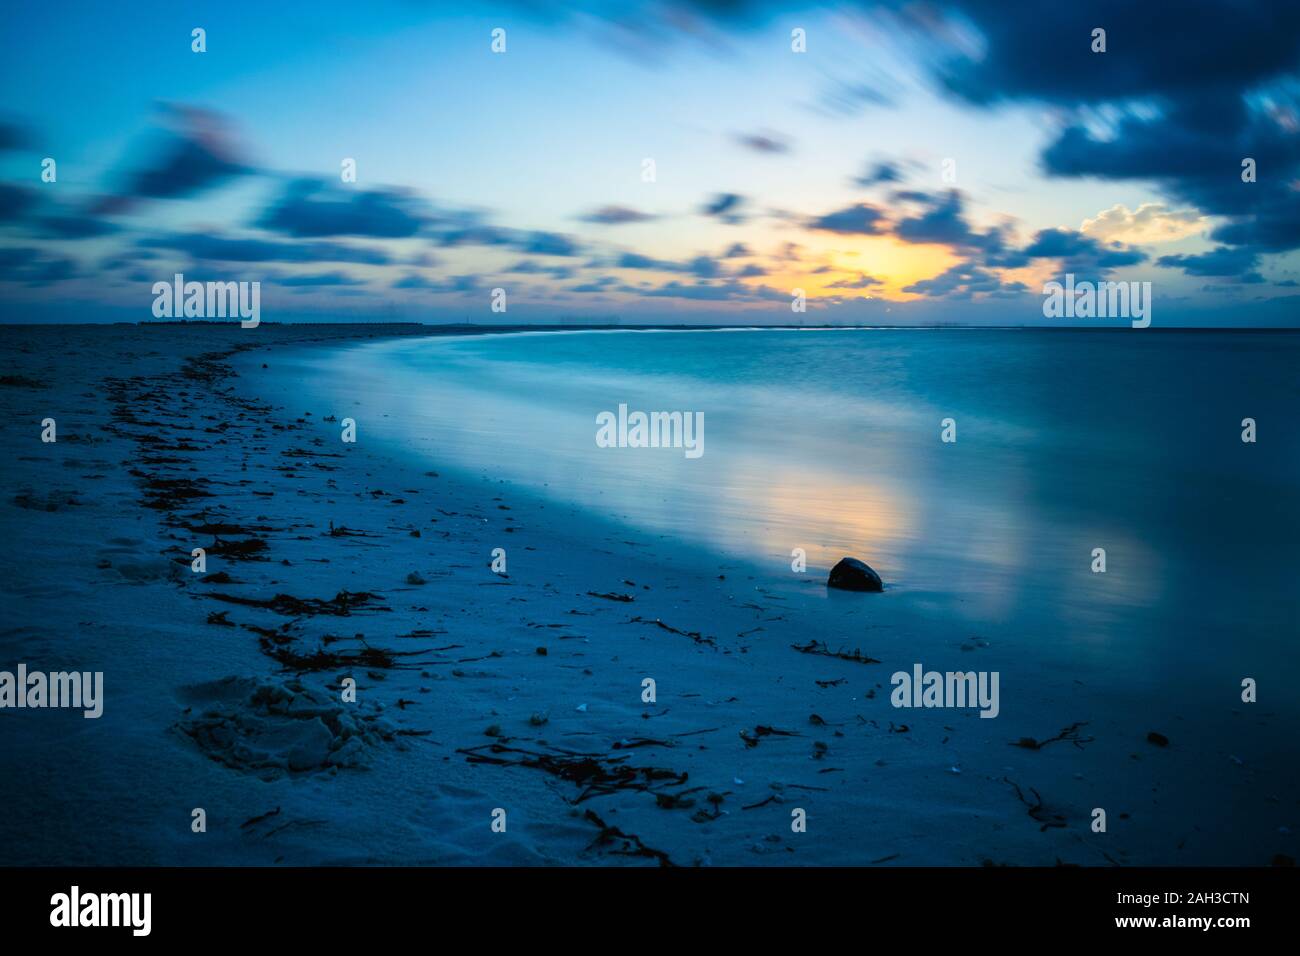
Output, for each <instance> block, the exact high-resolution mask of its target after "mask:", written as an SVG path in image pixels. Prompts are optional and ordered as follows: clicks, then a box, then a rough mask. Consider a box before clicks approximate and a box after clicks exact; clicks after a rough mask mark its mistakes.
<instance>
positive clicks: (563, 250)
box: [514, 232, 581, 256]
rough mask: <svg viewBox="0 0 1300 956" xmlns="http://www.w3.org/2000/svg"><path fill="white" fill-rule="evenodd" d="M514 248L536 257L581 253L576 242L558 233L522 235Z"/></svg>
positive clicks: (529, 233) (528, 233)
mask: <svg viewBox="0 0 1300 956" xmlns="http://www.w3.org/2000/svg"><path fill="white" fill-rule="evenodd" d="M514 247H515V248H516V249H518V250H519V251H520V252H527V253H531V254H532V255H537V256H576V255H579V254H580V253H581V249H580V248H579V246H578V244H577V243H576V242H574V241H573V240H572V239H570V238H569V237H568V236H565V235H562V234H560V233H558V232H526V233H522V234H521V235H520V238H519V239H518V240H516V241H515V243H514Z"/></svg>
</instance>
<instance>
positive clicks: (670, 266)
mask: <svg viewBox="0 0 1300 956" xmlns="http://www.w3.org/2000/svg"><path fill="white" fill-rule="evenodd" d="M614 265H615V266H616V267H617V268H619V269H654V270H657V271H662V272H677V271H679V270H680V268H681V267H680V266H679V265H678V264H677V263H675V262H669V261H667V260H666V259H655V258H653V257H652V256H643V255H642V254H641V253H639V252H625V253H623V254H622V255H620V256H619V257H618V260H617V261H616V262H615V263H614Z"/></svg>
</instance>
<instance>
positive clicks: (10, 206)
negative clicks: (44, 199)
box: [0, 183, 38, 222]
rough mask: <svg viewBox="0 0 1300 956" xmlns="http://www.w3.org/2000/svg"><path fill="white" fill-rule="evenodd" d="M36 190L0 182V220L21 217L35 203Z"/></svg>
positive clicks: (4, 220) (34, 205) (5, 220)
mask: <svg viewBox="0 0 1300 956" xmlns="http://www.w3.org/2000/svg"><path fill="white" fill-rule="evenodd" d="M37 201H38V200H37V195H36V190H34V189H29V188H27V187H26V186H15V185H13V184H12V183H0V222H13V221H15V220H17V219H20V218H22V217H23V216H25V215H26V214H27V213H28V212H30V211H31V210H32V209H34V208H35V207H36V205H37Z"/></svg>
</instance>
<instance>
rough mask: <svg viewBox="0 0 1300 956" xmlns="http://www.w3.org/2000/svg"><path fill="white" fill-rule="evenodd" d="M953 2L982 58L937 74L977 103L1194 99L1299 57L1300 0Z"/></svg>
mask: <svg viewBox="0 0 1300 956" xmlns="http://www.w3.org/2000/svg"><path fill="white" fill-rule="evenodd" d="M953 7H954V8H955V9H956V10H957V11H958V12H960V13H961V14H963V15H964V16H965V17H967V18H968V19H969V20H970V21H972V22H973V24H974V25H975V27H976V28H977V29H978V30H979V32H980V34H981V36H982V41H983V42H982V45H981V50H980V52H979V54H978V55H976V56H971V57H962V56H955V57H952V58H949V59H947V60H946V61H944V62H943V64H942V65H941V67H940V68H939V70H940V76H941V79H942V81H943V83H944V85H945V86H946V87H947V88H948V89H949V90H950V91H952V92H953V93H955V94H956V95H958V96H960V97H962V98H964V99H966V100H969V101H971V102H974V103H991V102H995V101H998V100H1010V99H1037V100H1045V101H1050V102H1056V103H1062V104H1082V103H1101V102H1106V101H1115V100H1123V99H1133V98H1138V97H1151V96H1164V97H1169V98H1172V99H1182V100H1186V101H1192V100H1195V99H1197V98H1199V97H1201V96H1203V95H1207V94H1208V95H1211V96H1215V95H1217V94H1219V93H1220V92H1222V91H1224V90H1236V91H1240V90H1244V89H1247V88H1249V87H1252V86H1255V85H1258V84H1261V83H1263V82H1265V81H1267V80H1270V79H1272V78H1275V77H1278V76H1281V75H1283V74H1286V73H1290V72H1292V71H1294V69H1295V67H1296V64H1297V62H1298V61H1300V4H1295V3H1289V2H1282V3H1249V4H1247V3H1241V2H1238V0H1182V2H1180V3H1179V4H1178V5H1177V8H1176V9H1170V8H1169V7H1167V6H1164V5H1162V4H1157V3H1133V2H1131V0H1092V2H1090V3H1087V4H1075V3H1053V4H1046V5H1039V4H1034V5H1033V6H1032V9H1029V8H1028V7H1026V8H1025V9H1022V10H1020V11H1016V10H1015V9H1014V8H1008V6H1007V3H1006V2H1005V0H955V2H954V3H953ZM918 9H919V8H918ZM916 26H917V27H918V28H926V26H927V25H926V24H925V23H922V22H919V21H918V22H917V23H916ZM1095 27H1103V28H1105V30H1106V52H1105V53H1093V52H1092V49H1091V45H1092V31H1093V29H1094V28H1095ZM931 29H932V28H931Z"/></svg>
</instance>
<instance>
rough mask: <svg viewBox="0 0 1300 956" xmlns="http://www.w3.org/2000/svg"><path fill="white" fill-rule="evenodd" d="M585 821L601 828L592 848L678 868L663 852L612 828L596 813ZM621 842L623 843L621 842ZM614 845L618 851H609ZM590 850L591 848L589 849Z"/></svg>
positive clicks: (629, 834)
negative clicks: (644, 858) (647, 859)
mask: <svg viewBox="0 0 1300 956" xmlns="http://www.w3.org/2000/svg"><path fill="white" fill-rule="evenodd" d="M583 819H585V820H587V821H588V822H590V823H594V824H595V825H596V826H598V827H599V828H600V834H599V835H598V836H597V837H596V839H595V840H593V841H592V842H591V846H592V847H596V846H598V847H602V848H604V849H607V850H608V851H609V852H610V853H612V854H614V855H615V856H644V857H647V858H649V859H651V860H657V861H658V862H659V865H660V866H663V867H669V866H676V865H677V864H675V863H673V861H672V860H670V859H669V858H668V854H667V853H665V852H664V851H663V850H656V849H654V848H653V847H648V846H646V845H645V844H644V843H643V842H641V838H640V837H639V836H636V835H635V834H632V833H624V832H623V831H622V830H620V829H619V828H618V827H612V826H610V825H609V824H607V823H606V822H605V821H604V820H602V819H601V818H600V817H599V816H598V815H597V814H596V813H595V812H594V811H592V810H588V811H587V812H586V813H585V814H583ZM620 841H621V842H620ZM611 845H613V846H614V847H616V849H609V848H610V846H611ZM588 849H590V847H588Z"/></svg>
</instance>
